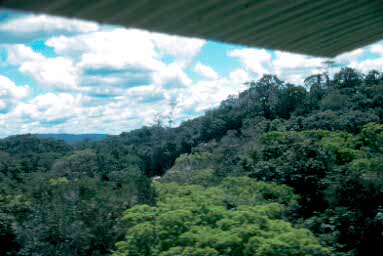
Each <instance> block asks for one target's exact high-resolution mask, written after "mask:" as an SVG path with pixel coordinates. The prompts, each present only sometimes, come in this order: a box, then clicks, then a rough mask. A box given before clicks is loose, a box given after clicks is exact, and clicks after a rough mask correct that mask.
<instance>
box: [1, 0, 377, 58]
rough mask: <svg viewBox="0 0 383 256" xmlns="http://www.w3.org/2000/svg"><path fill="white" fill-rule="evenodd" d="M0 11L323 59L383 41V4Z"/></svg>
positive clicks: (235, 0) (137, 1)
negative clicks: (121, 27)
mask: <svg viewBox="0 0 383 256" xmlns="http://www.w3.org/2000/svg"><path fill="white" fill-rule="evenodd" d="M0 5H1V6H3V7H6V8H12V9H17V10H24V11H32V12H39V13H47V14H52V15H59V16H65V17H73V18H79V19H86V20H94V21H98V22H101V23H107V24H116V25H122V26H125V27H134V28H140V29H146V30H149V31H156V32H163V33H167V34H174V35H181V36H188V37H198V38H204V39H208V40H214V41H219V42H226V43H233V44H239V45H246V46H252V47H261V48H267V49H276V50H283V51H289V52H295V53H302V54H308V55H315V56H323V57H334V56H336V55H338V54H340V53H343V52H347V51H351V50H353V49H356V48H359V47H362V46H365V45H368V44H371V43H374V42H376V41H379V40H381V39H383V1H381V0H258V1H257V0H178V1H175V0H0Z"/></svg>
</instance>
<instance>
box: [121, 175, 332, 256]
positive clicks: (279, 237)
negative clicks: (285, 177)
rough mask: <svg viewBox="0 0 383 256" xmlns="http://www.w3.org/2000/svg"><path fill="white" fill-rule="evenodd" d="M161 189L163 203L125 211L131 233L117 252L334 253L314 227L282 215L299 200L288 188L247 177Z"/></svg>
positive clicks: (214, 253) (165, 186)
mask: <svg viewBox="0 0 383 256" xmlns="http://www.w3.org/2000/svg"><path fill="white" fill-rule="evenodd" d="M156 188H157V190H158V193H159V198H158V202H157V206H155V207H150V206H146V205H143V206H136V207H133V208H132V209H129V210H127V211H126V212H125V214H124V221H125V223H126V225H127V227H128V229H127V234H126V237H125V240H124V241H121V242H118V243H117V244H116V246H117V250H116V251H115V253H114V255H270V254H272V255H329V254H330V251H329V249H327V248H325V247H322V246H321V245H320V244H319V242H318V241H317V240H316V239H315V237H314V236H313V235H312V234H311V233H310V231H308V230H305V229H296V228H294V227H293V226H292V225H291V224H289V223H287V222H285V221H283V220H281V219H280V217H281V214H283V213H284V212H285V211H286V210H287V208H288V207H291V205H292V204H294V203H295V200H296V197H295V195H294V194H293V193H292V190H291V189H290V188H288V187H285V186H278V185H275V184H266V183H263V182H257V181H254V180H252V179H249V178H245V177H242V178H227V179H225V180H224V181H223V182H222V183H221V184H220V185H218V186H216V187H210V188H208V189H204V188H203V187H201V186H198V185H192V186H190V185H189V186H185V185H178V184H176V183H166V184H157V185H156ZM292 238H293V239H292Z"/></svg>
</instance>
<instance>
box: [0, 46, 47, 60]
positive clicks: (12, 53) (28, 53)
mask: <svg viewBox="0 0 383 256" xmlns="http://www.w3.org/2000/svg"><path fill="white" fill-rule="evenodd" d="M4 48H5V49H6V51H7V54H8V57H7V62H8V63H9V64H11V65H22V64H23V63H25V62H29V61H43V60H44V59H45V57H44V56H43V55H42V54H40V53H36V52H34V51H33V50H32V49H31V48H30V47H27V46H25V45H23V44H13V45H6V46H4Z"/></svg>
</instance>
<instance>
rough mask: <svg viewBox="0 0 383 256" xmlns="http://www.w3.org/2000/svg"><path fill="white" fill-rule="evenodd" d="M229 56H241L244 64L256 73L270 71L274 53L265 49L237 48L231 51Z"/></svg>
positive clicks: (260, 73)
mask: <svg viewBox="0 0 383 256" xmlns="http://www.w3.org/2000/svg"><path fill="white" fill-rule="evenodd" d="M228 56H229V57H233V58H239V60H240V61H241V63H242V65H243V66H244V67H245V68H246V69H247V70H248V71H250V72H252V73H254V74H257V75H263V74H266V73H270V69H269V67H270V65H271V60H272V55H271V54H270V53H269V52H267V51H266V50H264V49H250V48H247V49H235V50H232V51H230V52H229V53H228Z"/></svg>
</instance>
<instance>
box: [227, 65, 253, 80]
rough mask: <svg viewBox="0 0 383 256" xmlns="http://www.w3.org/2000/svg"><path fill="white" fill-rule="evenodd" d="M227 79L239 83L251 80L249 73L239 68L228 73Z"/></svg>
mask: <svg viewBox="0 0 383 256" xmlns="http://www.w3.org/2000/svg"><path fill="white" fill-rule="evenodd" d="M229 77H230V80H231V81H233V82H239V83H243V82H248V81H250V80H251V77H250V75H249V73H247V72H246V71H245V70H243V69H240V68H239V69H236V70H234V71H232V72H230V75H229Z"/></svg>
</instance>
